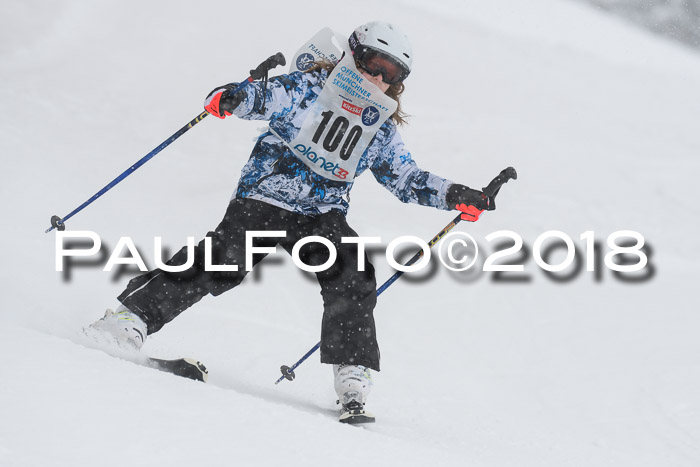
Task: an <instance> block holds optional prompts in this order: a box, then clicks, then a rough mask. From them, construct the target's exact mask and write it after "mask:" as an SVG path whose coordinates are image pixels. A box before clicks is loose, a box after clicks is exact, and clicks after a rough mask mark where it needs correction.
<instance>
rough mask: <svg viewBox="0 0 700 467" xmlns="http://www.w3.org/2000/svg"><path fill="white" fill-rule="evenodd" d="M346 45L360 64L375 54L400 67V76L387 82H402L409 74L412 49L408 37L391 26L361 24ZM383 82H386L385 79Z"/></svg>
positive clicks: (386, 24) (383, 23) (380, 23)
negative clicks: (348, 45)
mask: <svg viewBox="0 0 700 467" xmlns="http://www.w3.org/2000/svg"><path fill="white" fill-rule="evenodd" d="M348 43H349V44H350V49H351V50H352V53H353V55H354V56H355V59H356V60H358V61H359V62H361V63H362V62H363V61H364V60H366V59H368V57H369V56H371V55H372V53H375V54H379V55H380V56H383V57H384V58H388V59H390V60H391V61H392V62H394V63H395V64H396V65H397V66H398V67H400V68H401V75H400V76H398V77H396V80H393V79H390V80H389V81H394V82H399V81H403V80H404V79H406V77H407V76H408V74H409V73H410V72H411V64H412V63H413V48H412V47H411V43H410V42H409V40H408V36H406V34H404V33H402V32H401V31H400V30H398V29H397V28H396V27H394V26H393V25H392V24H389V23H385V22H383V21H372V22H370V23H366V24H363V25H362V26H360V27H358V28H357V29H355V31H353V33H352V34H351V35H350V38H349V39H348ZM368 54H369V55H368ZM368 71H369V70H368ZM384 81H385V82H388V81H387V79H386V77H385V80H384Z"/></svg>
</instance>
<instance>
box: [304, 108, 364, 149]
mask: <svg viewBox="0 0 700 467" xmlns="http://www.w3.org/2000/svg"><path fill="white" fill-rule="evenodd" d="M321 115H322V116H323V120H321V123H320V124H319V125H318V129H316V133H314V136H313V137H312V138H311V141H313V142H314V143H316V144H318V142H319V140H320V139H321V136H323V133H324V132H325V131H326V127H327V126H328V124H329V123H330V121H331V119H332V118H333V111H332V110H326V111H325V112H323V113H322V114H321ZM349 126H350V122H349V121H348V119H347V118H345V117H343V116H340V117H336V118H335V120H333V123H332V124H331V127H330V128H329V129H328V133H326V137H325V138H323V149H325V150H326V151H328V152H335V151H336V149H338V146H340V143H341V142H342V141H343V138H344V137H345V133H346V132H347V133H348V134H347V137H345V142H343V146H342V147H341V148H340V154H339V155H340V158H341V159H343V160H344V161H346V160H348V159H349V158H350V156H351V155H352V151H353V150H354V149H355V145H356V144H357V142H358V141H359V140H360V138H361V137H362V128H361V127H360V126H358V125H355V126H353V127H352V128H350V131H349V132H348V127H349Z"/></svg>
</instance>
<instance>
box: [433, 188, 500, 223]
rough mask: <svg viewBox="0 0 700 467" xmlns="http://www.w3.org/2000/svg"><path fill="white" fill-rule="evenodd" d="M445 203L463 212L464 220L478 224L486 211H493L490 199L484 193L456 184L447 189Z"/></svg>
mask: <svg viewBox="0 0 700 467" xmlns="http://www.w3.org/2000/svg"><path fill="white" fill-rule="evenodd" d="M445 201H447V204H448V205H449V206H454V208H455V209H457V210H459V211H461V212H462V220H463V221H469V222H476V221H478V220H479V216H480V215H481V213H482V212H484V211H491V210H493V209H495V208H491V206H490V202H489V201H490V200H489V197H488V196H486V195H485V194H484V193H483V192H481V191H478V190H472V189H471V188H469V187H468V186H464V185H460V184H458V183H455V184H453V185H450V187H449V188H448V189H447V196H445Z"/></svg>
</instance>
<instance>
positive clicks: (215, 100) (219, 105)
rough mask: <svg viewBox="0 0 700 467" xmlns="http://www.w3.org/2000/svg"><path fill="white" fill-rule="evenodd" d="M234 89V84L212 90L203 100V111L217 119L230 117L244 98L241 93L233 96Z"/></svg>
mask: <svg viewBox="0 0 700 467" xmlns="http://www.w3.org/2000/svg"><path fill="white" fill-rule="evenodd" d="M234 89H236V86H235V85H234V84H227V85H226V86H223V87H220V88H216V89H214V90H213V91H212V92H210V93H209V95H208V96H207V98H206V99H205V101H204V109H205V110H206V111H207V112H209V113H210V114H212V115H214V116H216V117H219V118H226V117H229V116H231V115H232V112H233V111H234V110H235V109H236V107H238V105H239V104H240V103H241V101H243V97H244V94H243V93H242V92H238V93H236V94H233V90H234Z"/></svg>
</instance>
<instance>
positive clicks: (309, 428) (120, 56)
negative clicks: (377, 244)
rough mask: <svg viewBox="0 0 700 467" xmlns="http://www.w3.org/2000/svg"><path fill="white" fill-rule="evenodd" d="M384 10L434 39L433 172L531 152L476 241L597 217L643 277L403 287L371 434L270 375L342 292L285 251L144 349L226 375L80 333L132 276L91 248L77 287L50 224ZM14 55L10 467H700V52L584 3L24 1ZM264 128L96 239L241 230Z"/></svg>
mask: <svg viewBox="0 0 700 467" xmlns="http://www.w3.org/2000/svg"><path fill="white" fill-rule="evenodd" d="M371 19H390V20H392V21H394V22H395V23H396V24H397V25H399V26H400V27H402V28H403V29H404V30H406V31H408V32H409V34H410V35H411V37H412V39H413V42H414V44H415V56H416V59H415V71H414V72H413V73H412V75H411V76H410V78H409V79H408V81H407V83H406V84H407V91H406V94H405V101H404V103H405V108H406V109H407V110H408V112H409V113H411V114H412V115H413V118H412V120H411V123H410V125H409V126H408V127H407V128H405V129H403V130H402V135H403V137H404V139H405V140H406V142H407V145H408V146H409V147H410V148H411V150H412V152H413V155H414V157H415V159H416V160H417V161H418V162H419V164H420V165H421V167H423V168H425V169H428V170H431V171H434V172H435V173H437V174H441V175H445V176H448V177H450V178H453V179H455V180H457V181H459V182H461V183H465V184H469V185H471V186H484V185H485V184H486V183H488V181H489V180H491V178H492V177H493V176H494V175H496V174H497V173H498V172H499V171H500V170H501V169H503V168H504V167H507V166H509V165H512V166H515V167H516V168H517V169H518V173H519V176H520V177H519V180H517V181H515V182H511V183H509V184H508V185H506V186H505V187H504V188H503V190H502V191H501V194H500V195H499V200H498V210H497V211H496V212H493V213H486V214H484V216H483V217H482V220H481V221H479V222H478V223H477V224H473V225H471V224H470V225H463V224H460V225H459V226H458V230H460V231H464V232H469V233H471V234H472V235H474V236H475V237H476V238H477V239H478V241H479V243H480V244H481V245H482V246H483V247H485V248H486V250H487V251H493V245H489V244H488V242H486V241H485V239H484V237H485V236H486V235H488V234H489V233H491V232H495V231H498V230H503V229H507V230H512V231H515V232H518V233H519V234H520V235H521V236H522V237H523V239H524V241H525V244H526V245H528V246H530V247H532V245H533V243H534V241H535V239H536V238H537V237H538V236H539V235H540V234H542V233H544V232H546V231H548V230H560V231H563V232H566V233H567V234H568V235H570V236H571V237H572V238H573V240H574V241H575V242H576V244H577V246H578V248H579V249H580V250H581V252H582V251H583V248H584V243H583V241H582V240H580V239H579V236H580V234H581V233H583V232H585V231H594V232H595V237H596V239H597V240H599V241H601V242H603V245H604V244H605V239H606V238H607V236H608V235H609V234H611V233H612V232H615V231H617V230H635V231H638V232H640V233H642V234H643V235H644V237H645V238H646V241H647V243H648V244H649V245H650V246H651V247H652V248H653V254H652V255H651V258H650V263H651V266H653V268H654V271H655V274H653V277H651V278H650V279H648V280H646V281H643V282H640V283H636V284H633V283H627V282H622V281H620V280H619V279H618V278H616V277H615V276H614V275H613V274H612V273H611V271H609V270H607V269H605V268H604V267H602V265H599V268H602V269H601V270H602V273H601V279H600V280H599V281H596V280H595V274H594V273H591V272H586V271H585V270H584V271H582V272H581V273H580V274H579V275H578V276H577V277H576V278H575V279H573V280H570V281H568V282H564V283H556V282H553V281H552V280H550V279H548V278H547V277H546V276H545V275H544V274H543V272H542V271H541V270H539V269H538V268H537V267H536V265H535V263H534V261H533V259H532V256H531V255H530V256H528V257H527V258H526V261H525V273H524V274H527V275H529V277H530V281H529V282H526V283H522V282H521V283H496V282H494V281H493V280H492V274H487V273H483V274H478V275H473V274H469V273H460V274H457V273H448V271H447V270H446V269H445V268H444V267H442V266H440V265H439V264H437V263H436V269H435V272H434V274H433V275H432V276H428V277H427V278H426V274H425V273H418V274H417V276H419V277H422V278H423V280H410V278H402V279H401V280H400V281H398V282H397V283H396V284H394V285H393V286H392V287H391V288H390V289H389V290H388V291H387V292H386V293H385V294H384V295H382V297H381V298H380V299H379V304H378V307H377V310H376V319H377V325H378V333H379V338H380V346H381V349H382V368H383V370H382V371H381V372H379V373H375V387H374V390H373V393H372V394H371V396H370V399H369V405H368V408H369V409H370V410H371V411H373V412H374V413H375V414H376V415H377V417H378V421H377V423H376V424H375V425H372V426H365V427H350V426H344V425H341V424H339V423H337V421H336V412H335V411H336V407H335V394H334V392H333V386H332V375H331V370H330V368H329V367H328V366H326V365H320V364H319V363H318V356H317V355H315V356H314V357H312V358H311V359H310V360H309V361H307V362H306V363H305V364H304V365H302V366H301V367H300V368H299V369H298V371H297V380H296V381H295V382H293V383H289V382H286V381H285V382H283V383H282V384H280V385H279V386H274V385H273V384H272V383H273V382H274V380H275V379H276V377H277V376H278V367H279V365H281V364H291V363H293V362H294V361H296V359H298V358H299V357H300V356H301V355H303V354H304V352H306V350H307V349H309V348H310V347H311V346H312V345H313V344H315V343H316V342H317V340H318V336H319V330H320V318H321V299H320V297H319V294H318V287H317V286H316V284H315V283H314V281H313V280H309V279H308V278H307V277H305V276H304V275H303V274H302V273H301V272H300V271H299V270H298V269H296V268H295V267H294V265H293V264H292V263H291V261H290V260H289V259H288V258H287V257H286V256H285V255H284V254H283V253H280V254H279V255H277V256H276V257H275V258H268V260H266V261H265V263H263V264H262V265H261V266H260V268H259V269H258V270H256V272H255V273H253V274H251V275H250V276H249V277H248V279H247V280H246V281H245V283H244V284H243V285H242V286H241V287H239V288H238V289H236V290H235V291H233V292H230V293H228V294H225V295H223V296H221V297H218V298H212V297H208V298H207V299H205V300H203V301H202V302H201V303H200V304H198V306H196V307H195V308H193V309H192V310H188V311H187V312H186V313H184V314H183V315H181V316H180V317H179V318H178V319H177V320H175V321H174V322H172V323H171V324H170V325H169V326H167V327H166V328H164V329H163V330H162V331H161V332H159V333H158V334H156V335H154V336H152V338H151V339H149V341H148V342H147V344H146V346H145V347H144V351H145V352H146V353H148V354H150V355H154V356H159V357H178V356H195V357H197V358H199V359H201V360H202V361H203V362H205V363H206V364H207V366H208V367H209V370H210V379H209V383H207V384H201V383H195V382H191V381H188V380H183V379H181V378H177V377H174V376H171V375H168V374H165V373H160V372H157V371H154V370H150V369H147V368H143V367H141V366H137V365H135V364H133V363H130V362H127V361H124V360H120V359H117V358H113V357H110V356H108V355H106V354H105V353H103V352H100V351H97V350H94V349H90V348H87V347H85V346H83V345H81V341H80V339H79V330H80V328H81V327H82V326H84V325H86V324H89V323H91V322H92V321H94V320H96V319H97V318H99V317H100V316H101V315H102V313H103V311H104V309H105V308H107V307H114V306H116V298H115V297H116V296H117V295H118V294H119V292H121V290H122V289H123V287H124V285H125V283H126V281H127V279H128V277H127V276H122V277H115V275H114V274H111V273H106V272H102V270H101V267H99V266H98V265H96V264H93V265H92V266H83V267H80V268H75V269H73V270H72V273H71V278H70V280H65V279H64V276H63V275H62V274H61V273H59V272H56V271H55V266H54V263H55V245H54V234H53V233H51V234H48V235H47V234H44V233H43V232H44V230H45V229H46V228H47V227H48V224H49V222H48V221H49V217H50V216H51V215H53V214H58V215H61V216H64V215H66V214H67V213H68V212H70V210H72V209H73V208H74V207H76V206H78V205H79V204H80V203H82V202H83V201H84V200H85V199H87V198H89V197H90V196H91V195H92V194H93V193H95V192H96V191H97V190H98V189H99V188H101V187H102V186H103V185H104V184H106V183H107V182H109V181H110V180H112V178H114V177H115V176H116V175H118V174H119V173H121V172H122V171H123V170H124V169H126V168H127V167H129V165H130V164H132V163H133V162H135V161H136V160H138V159H139V158H140V157H142V156H143V155H145V154H146V153H147V152H148V151H150V150H151V149H152V148H154V147H155V146H157V145H158V144H159V143H160V142H161V141H163V140H164V139H165V138H167V137H168V136H169V135H170V134H172V133H174V132H175V131H176V130H177V129H178V128H180V127H181V126H182V125H184V124H185V123H187V122H188V121H189V120H190V119H191V118H193V117H194V116H196V115H197V114H198V113H199V112H200V111H201V102H202V100H203V98H204V96H205V95H206V94H207V93H208V92H209V90H211V89H212V88H213V87H215V86H217V85H219V84H222V83H226V82H230V81H234V80H240V79H241V78H243V77H244V76H245V75H246V74H247V71H248V70H249V69H250V68H252V67H253V66H254V65H256V64H257V63H259V62H260V61H261V60H262V59H264V58H266V57H267V56H269V55H272V54H273V53H275V52H277V51H282V52H284V53H285V54H287V56H290V55H291V54H292V53H293V52H294V51H295V50H296V49H297V47H299V45H300V44H302V43H304V41H305V40H307V39H308V38H309V37H310V36H311V35H312V34H313V33H315V32H316V31H317V30H318V29H320V28H322V27H324V26H326V25H328V26H331V27H333V28H334V29H336V30H338V31H343V32H345V33H349V32H350V31H351V30H352V28H353V27H355V26H356V25H358V24H360V23H362V22H364V21H367V20H371ZM0 57H1V60H0V79H1V81H0V82H1V84H0V103H1V104H2V109H3V111H2V112H1V113H0V152H1V153H2V158H3V159H2V161H3V167H4V169H3V171H2V184H1V185H0V195H1V197H2V199H3V214H4V222H3V224H4V225H3V229H2V233H1V235H2V240H3V242H2V243H3V244H4V245H5V253H4V261H5V265H6V266H5V267H4V268H2V269H0V284H2V290H3V292H4V293H3V300H4V303H3V306H2V309H1V311H0V317H1V321H0V322H1V323H2V325H1V326H0V351H1V352H2V355H3V356H4V363H3V365H1V366H0V465H2V466H3V467H5V466H8V467H9V466H12V467H14V466H64V465H65V466H68V465H70V466H76V465H85V466H93V465H102V466H120V467H123V466H140V465H151V466H153V465H178V466H180V465H182V466H185V465H255V466H258V465H260V466H264V465H310V466H315V465H353V466H356V465H363V466H364V465H390V464H393V465H410V466H422V465H450V466H451V465H470V466H471V465H473V466H499V467H500V466H518V467H525V466H537V467H542V466H556V467H562V466H596V467H603V466H615V467H621V466H634V467H642V466H654V467H658V466H664V467H667V466H697V465H700V339H699V338H698V334H699V333H700V318H699V317H698V306H697V302H698V299H697V295H696V294H695V293H694V292H695V290H694V288H695V287H697V284H698V273H697V265H698V261H699V260H700V255H699V254H698V247H697V240H696V238H697V234H698V227H699V226H700V209H699V208H698V206H697V204H696V203H697V200H698V190H697V188H696V185H695V178H696V174H697V173H698V169H699V168H700V162H698V158H697V155H698V149H699V148H700V131H698V115H699V114H700V93H698V89H700V58H699V57H698V55H696V54H693V53H692V52H690V51H688V50H687V49H685V48H683V47H682V46H678V45H676V44H674V43H672V42H670V41H666V40H664V39H661V38H659V37H657V36H654V35H652V34H651V33H647V32H644V31H642V30H638V29H635V28H634V27H632V26H629V25H626V24H623V23H621V22H619V21H617V20H615V19H613V18H609V17H606V16H604V15H603V14H602V13H600V12H597V11H595V10H592V9H588V8H587V7H586V6H584V5H581V4H578V3H570V2H566V1H562V0H558V1H554V0H530V1H528V2H519V1H515V0H511V1H506V0H501V1H489V2H476V1H457V0H451V1H444V2H440V3H439V4H433V2H430V3H428V2H424V1H422V0H421V1H418V0H394V1H389V2H382V3H381V4H379V3H377V2H366V1H357V2H352V3H338V4H329V3H327V2H321V1H317V0H312V1H309V2H304V4H303V5H302V4H297V5H292V4H290V3H288V2H280V1H268V2H264V3H259V2H247V3H245V4H241V3H239V2H230V1H203V2H197V3H196V4H195V3H193V2H182V1H167V2H166V1H164V0H158V1H151V2H135V1H123V0H122V1H114V0H105V1H100V2H82V1H78V0H56V1H52V2H42V1H38V0H23V1H21V2H20V1H14V0H10V1H9V2H4V3H3V13H2V15H0ZM262 126H263V124H262V123H260V122H243V121H238V120H226V121H218V120H217V119H212V118H209V119H207V120H205V121H204V122H202V123H201V124H200V125H198V126H197V127H196V128H195V129H193V130H192V131H190V132H188V133H187V134H186V135H185V136H183V137H182V138H180V139H179V140H178V141H177V142H175V143H174V144H173V145H172V146H170V147H169V148H167V149H166V150H165V151H164V152H163V153H161V154H160V155H158V156H157V157H156V158H155V159H153V160H152V161H150V162H149V163H148V164H146V165H145V166H144V167H142V168H141V169H139V170H138V171H137V172H136V173H135V174H133V175H132V176H131V177H129V178H128V179H127V180H126V181H124V182H123V183H122V184H120V185H119V186H118V187H117V188H115V189H114V190H112V191H111V192H109V193H108V194H107V195H105V196H104V197H103V198H101V199H100V200H98V201H97V202H95V203H94V204H93V205H91V206H90V207H88V208H87V209H86V210H85V211H83V212H81V213H80V214H78V215H77V216H75V218H74V219H72V220H71V221H69V223H68V225H69V228H70V229H72V230H90V231H94V232H97V233H98V234H99V235H100V236H101V237H102V240H103V242H104V244H105V245H107V246H108V247H110V248H113V247H114V246H115V245H116V243H117V241H118V239H119V238H120V237H122V236H129V237H131V238H133V239H134V242H135V243H136V244H137V245H139V246H140V247H141V248H142V250H143V252H144V255H145V256H146V260H147V262H148V263H149V264H151V265H152V264H153V259H152V258H153V247H152V242H153V237H155V236H162V237H163V239H164V243H165V244H166V245H168V246H169V247H170V249H171V251H172V250H174V249H176V248H178V247H179V246H180V245H181V244H183V243H184V241H185V238H186V237H187V236H194V237H196V238H201V237H202V236H203V235H204V234H205V233H206V232H207V230H209V229H211V228H213V227H214V226H215V225H216V224H217V223H218V221H219V220H220V218H221V216H222V215H223V212H224V209H225V206H226V203H227V201H228V198H229V196H230V194H231V193H232V191H233V189H234V187H235V184H236V181H237V178H238V174H239V172H240V168H241V167H242V165H243V164H244V162H245V161H246V160H247V158H248V154H249V152H250V149H251V147H252V144H253V143H252V140H253V138H254V137H255V136H256V134H257V133H258V131H259V129H260V128H261V127H262ZM452 217H453V215H452V214H451V213H446V212H442V211H437V210H433V209H429V208H423V207H420V206H415V205H404V204H401V203H399V202H398V201H397V200H396V199H394V198H393V197H392V196H391V195H390V194H388V193H387V192H386V191H385V190H383V189H382V188H381V187H380V186H379V185H378V184H377V183H376V182H375V181H374V180H373V178H372V177H371V176H369V175H368V176H365V177H362V178H361V179H359V181H358V182H357V183H356V186H355V189H354V190H353V193H352V207H351V212H350V214H349V221H350V224H351V225H353V227H354V228H355V229H356V230H357V231H358V232H359V233H360V234H361V235H367V236H381V237H382V238H383V239H384V240H385V244H386V243H387V242H388V241H389V240H391V239H393V238H396V237H398V236H400V235H415V236H419V237H421V238H425V239H430V238H432V236H433V235H434V234H435V233H437V232H438V231H439V230H440V229H441V228H442V226H444V225H445V224H446V223H447V222H449V220H450V219H451V218H452ZM605 251H607V249H606V247H604V250H603V253H605ZM108 253H111V249H110V250H109V252H108ZM558 253H562V252H561V250H558ZM582 254H583V253H580V255H582ZM482 259H483V258H482ZM556 260H557V255H554V256H553V258H552V262H553V263H554V262H556ZM374 263H375V266H376V268H377V276H378V280H380V281H382V280H384V279H386V278H388V277H389V276H390V275H391V273H392V271H391V269H390V267H389V266H388V265H387V263H386V261H385V259H384V258H383V255H382V254H377V255H375V256H374ZM651 266H650V267H651ZM565 272H566V271H565Z"/></svg>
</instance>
